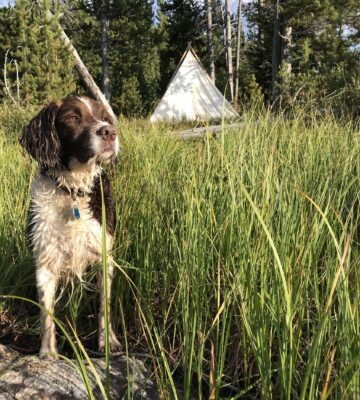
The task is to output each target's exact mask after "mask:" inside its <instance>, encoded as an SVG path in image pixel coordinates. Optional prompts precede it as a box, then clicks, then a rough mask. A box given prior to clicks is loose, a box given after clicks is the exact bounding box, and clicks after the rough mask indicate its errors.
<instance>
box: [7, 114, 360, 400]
mask: <svg viewBox="0 0 360 400" xmlns="http://www.w3.org/2000/svg"><path fill="white" fill-rule="evenodd" d="M19 118H20V117H19ZM20 119H21V120H22V121H23V120H26V118H25V117H24V115H22V116H21V118H20ZM0 120H1V115H0ZM6 121H7V122H6V124H5V122H4V123H3V125H2V127H1V125H0V144H1V148H0V172H1V176H2V179H1V180H0V211H1V213H0V248H1V249H2V253H1V257H0V268H1V269H0V271H1V280H0V293H5V294H16V295H20V296H24V297H30V298H35V290H34V267H33V264H32V262H31V259H30V257H29V255H28V252H27V250H26V244H25V238H24V233H23V232H24V228H25V223H26V208H27V203H28V193H29V182H30V177H31V175H32V174H33V173H34V171H35V169H34V165H33V164H31V163H30V161H29V159H28V158H27V157H26V156H25V155H23V154H22V153H21V151H20V148H19V146H18V145H17V143H16V140H15V137H16V136H17V135H18V134H19V132H18V131H17V129H18V126H17V125H16V126H14V127H13V129H12V130H11V131H10V132H9V131H8V129H9V124H8V119H6ZM120 134H121V143H122V149H121V156H120V160H119V162H118V164H117V166H116V169H115V170H114V171H110V172H111V173H112V175H113V176H112V180H113V183H114V185H113V188H114V193H115V198H116V207H117V215H118V225H117V231H116V242H115V249H114V254H113V257H114V259H115V262H116V265H117V269H118V272H117V275H116V278H115V282H114V291H113V300H114V301H113V312H114V325H115V327H116V328H117V329H116V330H117V332H118V334H119V335H120V337H122V343H123V344H124V345H125V344H126V346H125V347H126V351H128V352H129V353H132V352H136V353H143V354H145V353H146V354H148V355H149V358H148V360H147V363H148V366H149V370H150V371H151V372H152V377H153V378H154V379H156V380H157V383H158V386H159V389H160V391H161V392H162V394H163V396H164V398H174V397H176V388H178V389H180V390H182V391H183V394H184V397H185V398H190V397H191V396H193V397H194V398H198V399H206V398H216V399H218V398H234V399H235V398H241V397H240V396H246V395H252V396H254V397H255V398H264V399H271V398H274V399H276V398H283V399H300V398H301V399H320V398H321V399H326V398H331V399H354V398H356V397H357V396H360V392H359V390H360V389H359V380H360V376H359V371H360V345H359V343H360V340H359V339H360V323H359V318H360V314H359V287H360V269H359V267H360V251H359V249H360V244H359V243H360V228H359V224H360V212H359V205H360V201H359V200H360V133H359V131H358V130H356V128H354V127H353V126H352V125H351V124H350V123H345V122H336V121H335V120H334V119H333V118H332V117H331V116H325V117H319V116H317V117H316V118H315V117H314V116H309V115H304V114H303V113H301V112H299V114H297V115H295V116H294V117H293V118H291V119H289V118H285V117H282V116H275V115H272V114H269V113H266V112H262V113H260V114H258V113H255V112H254V113H249V114H248V115H247V118H246V124H245V126H244V127H243V128H241V129H238V130H231V129H225V135H223V136H222V137H221V138H220V139H219V140H213V139H210V138H208V139H207V140H204V141H196V142H183V141H181V140H179V139H174V137H173V136H171V132H170V131H169V127H161V126H158V127H152V126H151V125H149V124H148V123H147V122H144V121H138V122H131V123H129V122H127V121H122V122H121V125H120ZM85 297H86V298H87V299H88V301H86V302H85V301H84V298H85ZM96 298H97V293H93V292H89V291H85V293H84V294H82V293H80V289H75V293H74V295H73V297H72V299H71V300H70V305H69V310H71V312H70V311H69V313H70V315H71V317H70V319H71V321H72V322H71V323H72V324H73V325H75V326H76V332H77V335H79V336H80V337H82V338H87V337H88V335H90V336H91V332H93V331H94V330H96V328H97V318H96V317H95V314H96V311H97V303H96ZM4 307H5V306H4ZM5 308H6V309H7V310H9V311H10V313H13V314H14V315H15V316H16V318H17V321H18V323H19V325H20V326H21V324H22V323H24V321H28V320H29V319H30V325H31V326H34V327H35V326H36V318H37V310H35V309H34V310H30V311H31V312H32V315H22V314H21V313H19V312H18V305H17V303H7V304H6V307H5ZM57 312H58V313H59V318H65V315H64V312H63V311H62V310H59V311H57ZM84 317H88V318H84ZM85 320H86V321H85ZM84 321H85V322H86V323H85V322H84ZM27 326H28V325H27ZM34 329H35V328H34ZM68 331H69V332H71V329H70V327H69V329H68ZM27 333H29V332H27ZM124 335H126V337H125V338H124ZM93 336H94V335H93ZM91 337H92V336H91ZM93 342H94V340H93ZM129 396H130V395H129ZM245 398H246V397H245Z"/></svg>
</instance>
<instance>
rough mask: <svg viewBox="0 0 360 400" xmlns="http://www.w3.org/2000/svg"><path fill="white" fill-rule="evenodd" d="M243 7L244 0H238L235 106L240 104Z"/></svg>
mask: <svg viewBox="0 0 360 400" xmlns="http://www.w3.org/2000/svg"><path fill="white" fill-rule="evenodd" d="M241 6H242V0H238V13H237V43H236V69H235V101H234V104H235V105H236V104H237V103H238V99H239V77H240V51H241V32H242V23H241Z"/></svg>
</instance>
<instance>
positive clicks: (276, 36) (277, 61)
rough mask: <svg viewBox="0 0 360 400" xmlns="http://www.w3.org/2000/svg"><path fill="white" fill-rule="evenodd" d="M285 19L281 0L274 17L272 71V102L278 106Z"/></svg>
mask: <svg viewBox="0 0 360 400" xmlns="http://www.w3.org/2000/svg"><path fill="white" fill-rule="evenodd" d="M282 22H283V17H282V14H281V11H280V0H276V4H275V16H274V31H273V41H272V70H271V82H272V102H273V104H275V105H276V104H277V102H278V98H279V88H278V79H279V68H280V65H281V27H282Z"/></svg>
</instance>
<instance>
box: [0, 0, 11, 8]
mask: <svg viewBox="0 0 360 400" xmlns="http://www.w3.org/2000/svg"><path fill="white" fill-rule="evenodd" d="M9 3H10V4H14V0H0V7H2V6H7V5H8V4H9Z"/></svg>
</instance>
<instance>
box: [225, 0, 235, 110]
mask: <svg viewBox="0 0 360 400" xmlns="http://www.w3.org/2000/svg"><path fill="white" fill-rule="evenodd" d="M225 13H226V54H227V63H228V75H229V88H230V99H231V102H232V103H233V102H234V73H233V61H232V47H231V15H230V2H229V0H225Z"/></svg>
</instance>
